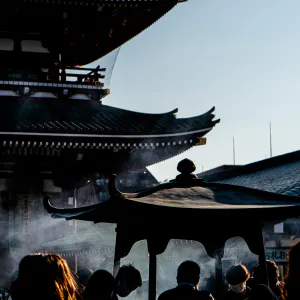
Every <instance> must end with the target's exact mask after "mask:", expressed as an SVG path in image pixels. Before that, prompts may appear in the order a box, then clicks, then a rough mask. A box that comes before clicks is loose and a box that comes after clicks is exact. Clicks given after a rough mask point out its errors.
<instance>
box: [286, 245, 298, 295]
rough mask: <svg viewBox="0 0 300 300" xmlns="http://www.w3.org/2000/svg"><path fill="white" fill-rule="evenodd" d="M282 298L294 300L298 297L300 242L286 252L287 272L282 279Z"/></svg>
mask: <svg viewBox="0 0 300 300" xmlns="http://www.w3.org/2000/svg"><path fill="white" fill-rule="evenodd" d="M284 297H285V299H286V300H295V299H297V300H298V299H299V297H300V242H298V243H297V244H296V245H295V246H293V247H292V248H291V249H290V250H289V252H288V271H287V274H286V276H285V278H284Z"/></svg>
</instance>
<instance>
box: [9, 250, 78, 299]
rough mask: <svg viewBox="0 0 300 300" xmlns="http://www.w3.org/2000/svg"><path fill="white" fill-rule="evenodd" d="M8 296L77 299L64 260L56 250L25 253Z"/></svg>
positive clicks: (73, 279) (72, 280)
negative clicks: (49, 252) (52, 252)
mask: <svg viewBox="0 0 300 300" xmlns="http://www.w3.org/2000/svg"><path fill="white" fill-rule="evenodd" d="M11 297H12V300H25V299H30V300H41V299H43V300H76V299H80V295H79V293H78V291H77V283H76V280H75V278H74V277H73V276H72V273H71V271H70V269H69V267H68V264H67V262H66V261H65V260H64V259H63V258H62V257H60V256H59V255H57V254H45V253H43V254H42V253H36V254H31V255H27V256H25V257H24V258H23V259H22V260H21V262H20V265H19V272H18V278H17V279H16V280H15V281H14V282H13V284H12V287H11Z"/></svg>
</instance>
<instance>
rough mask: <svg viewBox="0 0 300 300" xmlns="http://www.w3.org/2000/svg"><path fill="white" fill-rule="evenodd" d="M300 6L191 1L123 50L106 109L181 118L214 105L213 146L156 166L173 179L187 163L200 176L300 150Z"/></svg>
mask: <svg viewBox="0 0 300 300" xmlns="http://www.w3.org/2000/svg"><path fill="white" fill-rule="evenodd" d="M299 14H300V1H299V0H251V1H246V0H189V1H187V2H184V3H181V4H178V5H177V6H176V7H175V8H174V9H173V10H172V11H170V12H169V13H168V14H166V15H165V16H164V17H163V18H162V19H160V20H158V21H157V22H156V23H155V24H154V25H152V26H151V27H149V28H148V29H147V30H145V31H144V32H143V33H142V34H140V35H138V36H137V37H135V38H134V39H132V40H131V41H129V42H127V43H126V44H125V45H124V46H122V48H121V50H120V53H119V57H118V59H117V62H116V65H115V68H114V71H113V75H112V80H111V85H110V88H111V95H110V96H108V97H107V98H105V99H104V101H103V102H104V104H107V105H112V106H116V107H120V108H124V109H129V110H134V111H140V112H149V113H162V112H167V111H170V110H172V109H174V108H178V109H179V112H178V114H177V116H178V117H189V116H195V115H200V114H202V113H204V112H206V111H207V110H209V109H210V108H211V107H212V106H215V107H216V111H215V114H216V118H221V122H220V123H219V124H217V125H216V127H215V128H214V129H213V130H212V131H211V132H210V133H209V134H208V135H206V137H207V145H205V146H198V147H194V148H192V149H191V150H189V151H187V152H185V153H183V154H182V155H179V156H176V157H174V158H172V159H169V160H167V161H165V162H161V163H159V164H157V165H155V166H151V167H150V168H149V169H150V171H151V172H152V173H153V174H154V176H156V177H157V179H159V180H163V179H166V178H168V179H170V178H173V177H174V176H175V175H176V173H177V171H176V165H177V163H178V161H179V160H181V159H183V158H185V157H187V158H190V159H192V160H193V161H194V162H195V164H196V167H197V171H198V172H200V171H201V170H202V166H203V168H204V170H207V169H210V168H214V167H217V166H219V165H222V164H232V163H233V155H232V137H233V136H234V137H235V148H236V164H247V163H250V162H253V161H257V160H261V159H264V158H265V157H266V156H267V157H268V156H269V155H270V151H269V122H272V136H273V156H275V155H279V154H283V153H286V152H291V151H295V150H299V149H300V138H299V129H300V118H299V113H300V110H299V108H300V104H299V96H300V19H299Z"/></svg>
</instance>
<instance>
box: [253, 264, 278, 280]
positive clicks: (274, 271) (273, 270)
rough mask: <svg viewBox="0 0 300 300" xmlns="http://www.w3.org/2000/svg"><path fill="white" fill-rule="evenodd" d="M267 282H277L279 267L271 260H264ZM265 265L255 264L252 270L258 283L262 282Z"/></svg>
mask: <svg viewBox="0 0 300 300" xmlns="http://www.w3.org/2000/svg"><path fill="white" fill-rule="evenodd" d="M266 266H267V271H268V278H269V282H275V283H276V282H277V281H278V280H279V277H280V272H279V269H278V267H277V265H276V263H275V262H274V261H272V260H267V261H266ZM265 268H266V267H265V266H261V265H260V264H258V265H256V266H255V268H254V271H253V278H254V279H255V281H256V282H258V283H264V274H265Z"/></svg>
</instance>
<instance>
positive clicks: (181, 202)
mask: <svg viewBox="0 0 300 300" xmlns="http://www.w3.org/2000/svg"><path fill="white" fill-rule="evenodd" d="M194 170H195V167H194V165H193V163H192V162H191V161H189V160H184V161H182V162H180V163H179V165H178V171H179V172H181V174H180V175H178V176H177V177H176V179H175V180H173V181H170V182H168V183H164V184H160V185H157V186H155V187H151V188H148V189H145V190H142V191H140V192H137V193H121V192H119V191H118V190H117V189H116V187H115V185H114V181H113V180H111V181H110V185H109V191H110V196H111V198H110V199H109V200H107V201H106V202H104V203H101V204H96V205H92V206H88V207H82V208H75V209H57V208H54V207H53V206H51V204H50V203H49V202H48V199H45V202H44V204H45V207H46V209H47V210H48V212H49V213H51V214H52V217H54V218H66V219H80V220H88V221H94V222H108V223H116V224H118V229H119V231H124V239H123V243H125V246H124V249H123V251H124V253H123V254H124V255H126V253H128V251H129V250H130V248H131V246H132V244H133V243H134V242H135V241H137V240H141V239H151V238H152V239H154V240H155V239H156V240H157V241H159V240H161V241H162V240H164V242H162V244H161V247H163V246H162V245H164V247H165V246H166V244H167V241H168V240H169V239H171V238H177V239H192V240H197V241H199V242H203V243H204V246H205V247H206V249H207V252H208V253H210V255H211V254H212V252H213V251H215V250H216V249H217V248H219V247H220V245H222V244H223V246H224V243H225V241H226V240H227V239H228V238H230V237H233V236H241V237H243V238H244V239H245V240H246V241H247V243H248V245H249V248H250V250H251V251H252V252H253V253H258V248H257V247H258V244H257V242H256V239H257V234H259V230H261V226H262V225H263V224H265V223H269V224H270V223H278V222H279V221H281V220H284V219H286V218H290V217H296V216H299V215H300V197H294V196H287V195H281V194H276V193H271V192H265V191H260V190H255V189H250V188H246V187H239V186H233V185H227V184H221V183H208V182H205V181H203V180H202V179H198V178H197V177H196V176H195V175H193V174H191V173H192V172H193V171H194ZM154 216H155V217H154ZM254 216H255V217H254ZM119 225H120V226H119ZM201 228H202V229H204V231H203V232H200V231H201V230H200V229H201ZM199 230H200V231H199ZM255 236H256V237H255ZM156 243H159V242H156ZM161 250H162V249H161Z"/></svg>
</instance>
